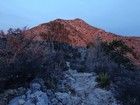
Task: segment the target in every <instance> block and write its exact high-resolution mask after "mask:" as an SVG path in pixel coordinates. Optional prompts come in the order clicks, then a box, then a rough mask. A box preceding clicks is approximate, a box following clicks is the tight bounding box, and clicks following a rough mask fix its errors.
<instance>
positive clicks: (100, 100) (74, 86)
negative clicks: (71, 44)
mask: <svg viewBox="0 0 140 105" xmlns="http://www.w3.org/2000/svg"><path fill="white" fill-rule="evenodd" d="M95 79H96V74H95V73H79V72H77V71H76V70H68V71H66V72H65V79H64V80H63V81H62V82H61V83H60V86H58V87H60V90H61V91H57V92H54V91H52V90H49V89H47V88H44V82H43V80H42V79H36V80H34V82H32V83H31V85H30V88H29V89H25V88H19V89H14V90H12V89H10V90H7V91H6V92H5V95H4V96H3V97H4V98H6V96H8V95H9V94H10V95H12V94H14V95H15V94H16V95H17V97H14V98H13V99H11V101H10V102H9V104H8V105H119V104H118V103H117V101H116V100H115V98H114V96H113V94H112V93H111V91H109V90H106V89H101V88H99V87H98V86H97V82H96V81H95ZM20 94H22V95H20ZM3 105H4V104H3ZM5 105H6V104H5Z"/></svg>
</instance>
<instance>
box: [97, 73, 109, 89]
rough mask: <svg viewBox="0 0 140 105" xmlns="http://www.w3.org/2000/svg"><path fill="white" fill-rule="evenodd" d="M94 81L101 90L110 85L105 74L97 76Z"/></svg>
mask: <svg viewBox="0 0 140 105" xmlns="http://www.w3.org/2000/svg"><path fill="white" fill-rule="evenodd" d="M96 80H97V81H98V83H99V86H101V87H103V88H105V87H107V86H108V85H109V84H110V78H109V75H108V74H107V73H100V74H98V77H97V78H96Z"/></svg>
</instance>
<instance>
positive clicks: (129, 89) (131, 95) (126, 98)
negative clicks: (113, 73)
mask: <svg viewBox="0 0 140 105" xmlns="http://www.w3.org/2000/svg"><path fill="white" fill-rule="evenodd" d="M114 87H115V95H116V98H117V99H119V100H121V102H122V103H123V105H139V104H140V91H139V90H140V72H139V71H136V72H131V71H127V70H126V71H123V72H121V73H120V76H118V78H117V81H116V82H115V86H114Z"/></svg>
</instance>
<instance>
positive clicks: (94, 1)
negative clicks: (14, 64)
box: [0, 0, 140, 36]
mask: <svg viewBox="0 0 140 105" xmlns="http://www.w3.org/2000/svg"><path fill="white" fill-rule="evenodd" d="M58 18H61V19H75V18H81V19H82V20H84V21H85V22H87V23H88V24H90V25H92V26H95V27H98V28H101V29H104V30H105V31H107V32H112V33H115V34H118V35H123V36H140V0H0V30H4V31H6V30H7V29H9V28H10V27H12V28H23V27H24V26H27V27H28V28H32V27H34V26H37V25H39V24H41V23H46V22H49V21H52V20H55V19H58Z"/></svg>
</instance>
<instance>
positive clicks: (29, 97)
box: [9, 83, 49, 105]
mask: <svg viewBox="0 0 140 105" xmlns="http://www.w3.org/2000/svg"><path fill="white" fill-rule="evenodd" d="M41 88H42V87H41V84H39V83H32V84H31V86H30V89H27V91H26V93H25V94H23V95H22V96H18V97H15V98H13V99H12V100H11V101H10V102H9V105H49V98H48V96H47V94H46V92H43V91H42V90H41Z"/></svg>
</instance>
